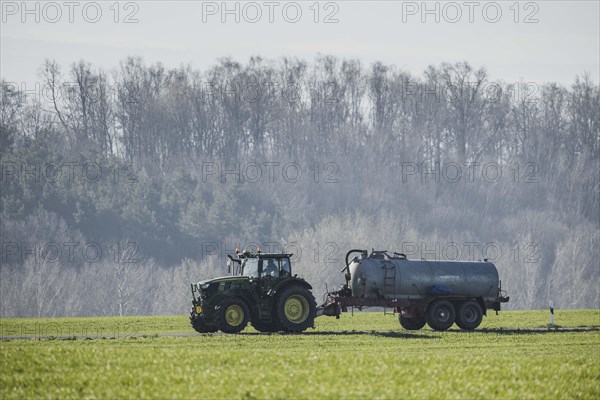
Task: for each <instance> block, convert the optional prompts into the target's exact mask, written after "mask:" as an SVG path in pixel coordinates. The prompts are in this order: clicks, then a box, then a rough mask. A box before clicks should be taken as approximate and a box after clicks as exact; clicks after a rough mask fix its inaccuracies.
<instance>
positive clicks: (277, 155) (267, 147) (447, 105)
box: [0, 56, 600, 317]
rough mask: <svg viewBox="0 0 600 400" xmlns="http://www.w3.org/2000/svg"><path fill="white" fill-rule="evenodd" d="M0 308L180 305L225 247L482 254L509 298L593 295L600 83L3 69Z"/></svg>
mask: <svg viewBox="0 0 600 400" xmlns="http://www.w3.org/2000/svg"><path fill="white" fill-rule="evenodd" d="M2 78H3V80H2V85H1V86H2V95H1V102H0V165H1V170H0V173H1V177H0V179H1V181H0V183H1V194H0V212H1V224H0V233H1V242H2V264H1V269H0V316H1V317H14V316H77V315H164V314H185V313H186V312H187V309H188V307H189V304H190V298H191V293H190V292H189V283H190V282H193V281H194V282H197V281H199V280H201V279H207V278H211V277H215V276H219V275H226V274H227V268H226V266H225V255H226V254H228V253H230V252H232V251H233V250H234V249H235V248H236V247H240V248H246V247H249V248H254V247H257V246H260V247H262V248H263V250H265V251H287V252H290V253H294V259H293V261H294V273H296V274H298V275H300V276H303V277H305V278H306V279H307V280H308V281H309V282H311V283H312V284H313V285H314V287H315V290H314V292H315V296H316V297H317V301H318V302H319V300H320V298H321V294H322V293H324V292H325V290H326V287H327V288H328V289H330V290H331V289H333V288H337V286H339V285H340V284H342V283H343V276H342V274H340V270H341V269H342V268H343V263H344V261H343V259H344V256H345V253H346V251H348V250H350V249H352V248H367V249H371V248H375V249H378V250H385V249H387V250H393V251H398V252H400V251H402V252H405V253H407V255H408V256H409V258H426V259H474V260H478V259H483V258H488V259H490V260H491V261H493V262H494V263H495V264H496V265H497V267H498V269H499V271H500V277H501V279H502V286H503V288H504V289H506V290H507V291H508V294H509V295H510V297H511V301H510V303H508V305H507V307H508V308H512V309H515V308H517V309H539V308H547V307H548V302H549V301H553V302H554V306H555V307H556V308H583V307H585V308H598V307H600V289H599V288H600V284H599V283H600V263H599V261H598V260H599V257H600V254H599V253H600V250H599V249H600V180H599V171H600V88H599V86H598V83H597V82H593V81H592V79H591V78H590V77H589V75H587V74H585V72H584V71H582V74H581V75H580V76H576V77H573V82H572V83H571V84H570V85H568V86H565V85H561V84H558V83H553V82H546V83H539V82H526V81H520V82H504V81H497V80H496V81H493V80H491V78H490V77H489V75H488V71H487V70H486V69H485V68H483V67H481V68H479V67H475V66H472V65H470V64H469V63H467V62H460V63H443V64H441V65H436V66H430V67H428V68H427V69H426V70H424V71H422V72H421V73H419V74H415V73H410V72H407V71H403V70H401V69H399V68H397V67H395V66H392V65H385V64H383V63H375V64H372V65H363V64H361V62H360V61H358V60H347V59H339V58H335V57H331V56H319V57H317V58H316V59H314V60H313V61H304V60H299V59H290V58H281V59H277V60H266V59H262V58H260V57H253V58H251V59H250V60H249V61H248V62H246V63H240V62H237V61H234V60H231V59H221V60H219V61H218V62H216V63H215V64H214V66H212V67H211V68H209V69H207V70H205V71H197V70H194V69H192V68H190V67H186V66H182V67H180V68H177V69H167V68H165V67H163V66H162V65H161V64H153V65H148V64H146V63H144V61H143V60H141V59H139V58H128V59H125V60H123V61H122V62H121V63H120V64H119V65H118V66H115V67H114V68H113V69H111V70H101V69H98V68H96V67H94V66H93V65H90V64H89V63H87V62H85V61H79V62H75V63H73V64H72V65H70V66H61V65H58V64H57V63H56V62H54V61H52V60H47V61H46V62H45V64H44V65H41V66H40V69H39V82H38V84H37V85H36V86H35V87H32V86H31V85H29V86H27V87H25V86H24V85H23V84H21V83H19V82H11V81H10V77H2Z"/></svg>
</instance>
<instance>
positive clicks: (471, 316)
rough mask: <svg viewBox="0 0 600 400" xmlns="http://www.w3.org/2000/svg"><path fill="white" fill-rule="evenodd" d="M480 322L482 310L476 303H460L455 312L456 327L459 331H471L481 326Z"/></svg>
mask: <svg viewBox="0 0 600 400" xmlns="http://www.w3.org/2000/svg"><path fill="white" fill-rule="evenodd" d="M482 320H483V310H482V309H481V306H480V305H479V303H477V302H476V301H473V300H468V301H464V302H462V303H460V305H459V306H458V309H457V310H456V325H458V327H459V328H460V329H464V330H468V331H470V330H473V329H475V328H477V327H478V326H479V324H481V321H482Z"/></svg>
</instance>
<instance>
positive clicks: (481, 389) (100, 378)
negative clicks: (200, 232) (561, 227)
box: [0, 310, 600, 399]
mask: <svg viewBox="0 0 600 400" xmlns="http://www.w3.org/2000/svg"><path fill="white" fill-rule="evenodd" d="M555 320H556V324H558V325H560V326H563V327H570V326H593V327H600V311H598V310H570V311H560V310H559V311H557V312H556V314H555ZM49 324H56V326H55V331H56V333H59V331H61V333H62V331H67V330H68V329H67V328H69V329H70V331H71V333H64V334H52V335H51V336H64V337H66V338H70V337H71V336H72V335H76V336H79V335H81V333H80V332H82V330H87V333H83V336H86V335H87V336H91V335H94V337H96V336H95V335H97V334H98V332H99V331H102V332H104V333H101V334H100V336H98V337H106V338H107V339H101V338H95V339H87V340H86V339H81V338H78V339H77V340H66V339H65V340H56V339H54V340H52V339H34V340H8V341H2V342H0V356H1V357H0V398H2V399H7V398H19V399H21V398H40V397H51V398H144V397H146V398H192V397H193V398H294V399H295V398H356V399H358V398H361V399H362V398H393V399H396V398H461V399H463V398H502V399H505V398H514V399H517V398H518V399H521V398H544V399H545V398H559V399H562V398H565V399H566V398H569V399H571V398H598V397H600V331H597V330H596V331H582V332H574V331H566V332H561V331H558V332H557V331H551V330H541V331H528V330H527V329H529V328H544V327H546V325H547V324H548V312H547V311H509V312H502V313H501V314H500V315H499V316H496V315H490V316H488V317H486V318H484V323H483V324H482V328H487V329H488V330H487V331H480V332H477V331H475V332H460V331H458V330H451V331H448V332H443V333H439V332H432V331H429V330H423V331H418V332H406V331H403V330H402V329H401V328H400V327H399V325H398V322H397V319H396V318H395V317H394V316H390V315H386V316H384V315H382V313H355V314H354V316H351V315H350V314H343V315H342V318H341V319H340V320H336V319H334V318H327V317H321V318H318V319H317V326H316V329H315V330H309V331H308V333H306V334H301V335H286V334H272V335H263V334H256V333H255V332H254V331H253V330H252V329H251V328H247V329H246V331H244V332H243V333H242V334H239V335H195V336H192V337H159V336H157V334H159V333H192V332H193V331H191V327H190V326H189V324H188V322H187V319H186V318H185V317H124V318H89V319H88V318H85V319H84V318H73V319H52V320H48V319H4V320H0V332H1V334H0V335H2V336H7V335H9V336H15V335H17V336H18V335H22V334H24V333H27V332H30V333H29V334H30V335H33V336H40V335H42V333H41V330H40V326H43V325H49ZM86 325H87V326H90V325H91V326H92V327H93V329H91V328H82V327H84V326H86ZM116 326H118V327H119V329H120V331H119V334H125V336H119V337H117V338H115V332H114V331H115V327H116ZM501 328H503V329H501ZM508 328H511V329H510V330H508ZM78 329H79V332H77V330H78ZM518 329H520V330H518ZM36 333H37V335H36ZM111 333H112V334H111ZM132 333H135V334H142V335H146V336H145V337H138V336H135V337H131V336H127V335H130V334H132ZM69 335H71V336H69Z"/></svg>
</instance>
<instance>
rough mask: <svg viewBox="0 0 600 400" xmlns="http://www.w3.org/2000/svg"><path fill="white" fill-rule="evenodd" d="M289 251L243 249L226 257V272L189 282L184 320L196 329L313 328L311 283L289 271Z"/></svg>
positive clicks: (273, 330) (291, 329) (264, 330)
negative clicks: (189, 305)
mask: <svg viewBox="0 0 600 400" xmlns="http://www.w3.org/2000/svg"><path fill="white" fill-rule="evenodd" d="M291 256H292V254H283V253H278V254H267V253H261V252H260V250H259V249H257V251H256V253H251V252H250V251H249V250H245V251H244V252H243V253H239V251H237V250H236V257H232V256H231V255H228V256H227V257H228V258H229V260H228V262H227V265H228V267H229V272H230V274H231V275H232V276H226V277H221V278H215V279H211V280H207V281H201V282H198V283H192V285H191V286H192V297H193V301H192V304H193V307H192V311H191V313H190V322H191V324H192V326H193V327H194V329H195V330H196V331H198V332H200V333H210V332H216V331H218V330H220V331H222V332H225V333H238V332H240V331H242V330H243V329H244V328H245V327H246V325H248V323H250V324H252V326H253V327H254V328H255V329H256V330H257V331H259V332H278V331H286V332H302V331H304V330H306V329H307V328H312V327H314V320H315V316H316V308H317V306H316V302H315V298H314V296H313V295H312V293H311V291H310V290H311V289H312V286H311V285H309V284H308V282H306V281H305V280H304V279H302V278H298V276H297V275H292V263H291V262H290V257H291Z"/></svg>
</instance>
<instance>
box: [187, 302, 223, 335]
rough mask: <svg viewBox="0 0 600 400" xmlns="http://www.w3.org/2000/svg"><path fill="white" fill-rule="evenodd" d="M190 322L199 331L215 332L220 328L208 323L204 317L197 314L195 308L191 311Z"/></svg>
mask: <svg viewBox="0 0 600 400" xmlns="http://www.w3.org/2000/svg"><path fill="white" fill-rule="evenodd" d="M190 324H192V327H193V328H194V329H195V330H196V332H198V333H213V332H216V331H217V330H218V329H217V327H216V326H213V325H209V324H207V323H206V321H205V320H204V318H203V317H202V316H200V315H198V314H196V312H195V311H194V309H193V308H192V311H191V312H190Z"/></svg>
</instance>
